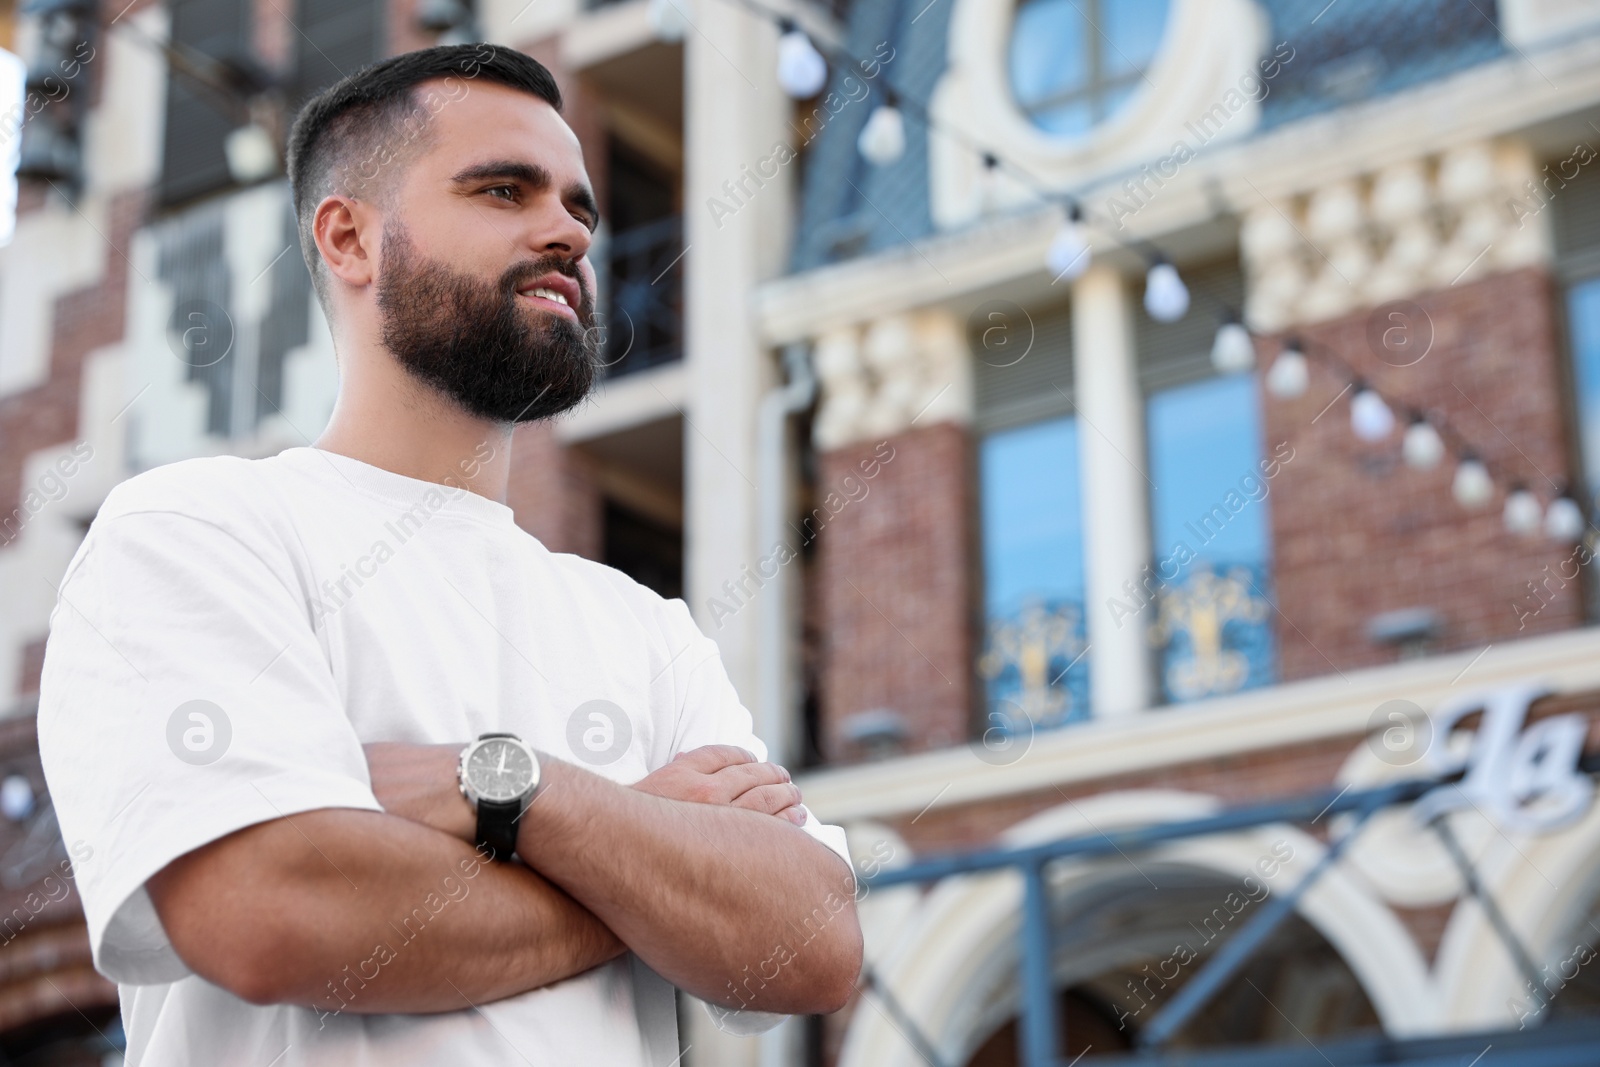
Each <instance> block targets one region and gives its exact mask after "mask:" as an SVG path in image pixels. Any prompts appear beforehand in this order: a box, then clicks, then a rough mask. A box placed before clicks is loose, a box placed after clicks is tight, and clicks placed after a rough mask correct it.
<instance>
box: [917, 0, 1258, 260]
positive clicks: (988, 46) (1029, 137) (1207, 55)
mask: <svg viewBox="0 0 1600 1067" xmlns="http://www.w3.org/2000/svg"><path fill="white" fill-rule="evenodd" d="M955 3H956V8H955V10H954V11H953V12H952V13H951V17H950V29H949V46H948V51H947V55H948V63H947V66H946V69H945V72H944V74H943V75H942V76H941V77H940V79H939V82H938V84H937V85H936V86H935V88H934V91H933V94H932V98H931V101H930V109H931V110H932V112H933V113H934V114H935V115H937V116H938V118H939V120H940V122H941V124H942V125H943V126H945V127H946V128H953V129H955V130H959V131H960V132H961V135H962V138H961V140H957V139H956V138H954V137H950V136H940V137H935V138H933V139H932V140H931V141H930V145H929V161H928V163H929V167H928V169H929V193H930V200H931V209H932V212H933V218H934V221H935V225H937V226H939V227H940V228H941V229H945V228H949V227H952V226H959V225H964V224H966V223H968V222H970V221H972V220H973V219H974V218H976V217H978V216H979V215H980V214H981V213H983V212H984V211H985V210H986V209H987V208H990V207H992V206H999V205H1004V204H1008V203H1016V202H1018V201H1020V200H1022V199H1024V198H1026V196H1027V193H1026V191H1025V190H1024V189H1023V188H1021V187H1020V186H1012V185H1010V184H1006V185H1004V186H1003V187H1002V188H1000V189H998V190H997V191H996V195H995V196H993V197H992V198H990V199H989V203H985V195H984V191H983V188H982V172H983V166H982V162H981V160H980V159H979V157H978V156H977V154H976V153H975V152H974V151H973V150H972V148H971V144H973V143H976V144H980V145H983V146H984V147H985V148H987V149H988V150H990V151H993V152H994V153H995V154H996V155H999V156H1001V157H1002V158H1004V159H1006V160H1008V161H1009V162H1011V163H1013V164H1015V165H1016V166H1018V167H1020V168H1021V169H1022V170H1025V171H1027V172H1028V173H1029V174H1032V175H1034V176H1036V177H1037V178H1039V179H1041V180H1043V181H1045V182H1046V183H1049V184H1051V185H1061V186H1068V185H1077V184H1082V182H1083V181H1084V180H1085V179H1086V178H1088V177H1089V176H1090V175H1102V174H1106V173H1108V172H1110V171H1113V170H1119V169H1122V168H1128V167H1137V166H1138V165H1139V164H1140V163H1143V162H1145V161H1147V160H1150V159H1153V158H1156V157H1158V156H1161V155H1164V154H1166V153H1168V152H1170V151H1171V150H1172V147H1173V144H1174V142H1175V141H1177V140H1179V139H1180V138H1184V137H1185V129H1184V124H1185V123H1186V122H1187V121H1189V120H1191V119H1195V118H1197V117H1198V116H1199V115H1200V113H1201V112H1203V111H1205V110H1206V109H1207V108H1208V107H1210V106H1211V105H1212V104H1214V103H1216V102H1217V101H1218V100H1219V98H1221V97H1222V96H1223V95H1224V94H1225V93H1226V91H1227V90H1228V89H1230V88H1233V87H1235V86H1236V85H1237V83H1238V82H1239V79H1240V78H1241V76H1244V75H1246V74H1258V73H1259V69H1258V68H1257V66H1256V62H1257V57H1258V56H1260V55H1262V53H1263V52H1265V51H1266V50H1267V49H1266V47H1265V42H1266V33H1267V23H1266V18H1265V16H1264V15H1263V13H1262V12H1261V10H1260V9H1259V8H1258V7H1257V6H1256V5H1255V4H1252V3H1249V2H1247V0H1172V2H1171V6H1170V10H1169V13H1168V16H1167V24H1166V26H1165V27H1164V29H1163V32H1162V38H1161V43H1160V45H1159V46H1158V47H1157V50H1156V54H1155V56H1154V57H1153V58H1152V60H1151V63H1150V67H1149V69H1148V70H1147V71H1146V72H1145V75H1144V76H1143V78H1142V81H1143V85H1141V86H1140V87H1139V89H1138V90H1137V91H1136V92H1135V93H1134V95H1133V97H1132V98H1131V99H1130V100H1129V101H1128V102H1127V103H1126V104H1124V105H1123V107H1121V108H1120V109H1119V110H1118V111H1117V112H1116V113H1115V114H1114V115H1112V116H1111V117H1110V118H1109V119H1107V120H1106V121H1105V122H1102V123H1101V124H1099V125H1098V126H1096V127H1095V128H1094V129H1092V130H1091V131H1089V132H1088V133H1087V134H1085V135H1084V136H1082V137H1063V136H1059V135H1055V134H1051V133H1049V132H1047V131H1045V130H1042V129H1040V128H1039V127H1037V126H1035V125H1034V124H1033V122H1032V121H1031V120H1030V119H1029V118H1028V117H1027V115H1025V114H1024V113H1023V112H1022V110H1021V108H1019V107H1018V106H1017V104H1016V101H1015V99H1014V98H1013V96H1012V92H1011V78H1010V69H1009V60H1008V56H1009V52H1010V48H1009V44H1010V40H1011V33H1012V25H1013V22H1014V19H1013V11H1014V9H1015V7H1016V5H1015V4H1014V3H1010V2H1006V3H996V2H995V0H955ZM1091 32H1099V31H1098V27H1095V28H1094V29H1093V30H1092V31H1091ZM1241 95H1242V94H1241ZM1245 101H1246V102H1245V103H1244V105H1243V106H1242V107H1241V108H1240V109H1239V110H1238V111H1237V112H1236V113H1232V114H1230V118H1229V120H1228V122H1227V124H1226V126H1225V128H1224V129H1223V130H1222V131H1221V134H1220V136H1223V137H1225V138H1227V139H1236V138H1238V137H1240V136H1242V135H1244V134H1247V133H1249V132H1250V131H1251V130H1253V129H1254V128H1255V126H1256V123H1257V122H1258V121H1259V117H1260V105H1259V104H1258V103H1257V102H1255V101H1254V100H1249V99H1248V98H1245Z"/></svg>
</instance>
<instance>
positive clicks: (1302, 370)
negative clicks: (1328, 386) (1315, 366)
mask: <svg viewBox="0 0 1600 1067" xmlns="http://www.w3.org/2000/svg"><path fill="white" fill-rule="evenodd" d="M1310 384H1311V364H1309V363H1307V362H1306V354H1305V353H1304V352H1302V351H1300V346H1299V345H1297V344H1296V343H1295V342H1293V341H1290V342H1289V343H1288V344H1287V345H1285V346H1284V349H1283V351H1282V352H1279V353H1278V358H1277V359H1275V360H1273V361H1272V366H1270V367H1268V368H1267V391H1268V392H1269V393H1271V394H1272V395H1273V396H1275V397H1277V398H1278V399H1280V400H1293V399H1294V398H1295V397H1297V396H1303V395H1305V391H1306V387H1307V386H1309V385H1310Z"/></svg>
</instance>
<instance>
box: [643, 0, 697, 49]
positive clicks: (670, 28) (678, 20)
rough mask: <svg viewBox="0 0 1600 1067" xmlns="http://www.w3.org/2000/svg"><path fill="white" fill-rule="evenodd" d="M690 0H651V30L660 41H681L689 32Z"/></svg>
mask: <svg viewBox="0 0 1600 1067" xmlns="http://www.w3.org/2000/svg"><path fill="white" fill-rule="evenodd" d="M688 3H689V0H650V30H651V32H652V33H654V34H655V36H656V40H658V41H667V42H672V41H681V40H683V39H684V38H685V37H687V36H688V34H689V15H688V13H687V12H685V11H684V9H683V8H684V6H687V5H688Z"/></svg>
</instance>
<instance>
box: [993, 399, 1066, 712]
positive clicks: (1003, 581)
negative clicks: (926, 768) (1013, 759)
mask: <svg viewBox="0 0 1600 1067" xmlns="http://www.w3.org/2000/svg"><path fill="white" fill-rule="evenodd" d="M979 466H980V477H981V479H982V481H981V485H982V503H981V516H982V518H981V522H982V536H983V566H984V614H985V618H986V622H987V627H986V634H985V639H984V646H983V649H982V652H981V653H980V655H979V658H978V673H979V675H980V676H981V677H982V678H983V679H984V684H985V687H986V702H987V706H988V714H989V720H990V721H989V722H988V723H986V724H985V730H992V729H995V728H999V729H1002V730H1010V729H1013V728H1014V727H1015V726H1016V725H1017V723H1018V713H1019V711H1020V713H1022V714H1025V715H1026V716H1027V718H1028V720H1029V721H1031V722H1033V723H1034V724H1036V725H1038V726H1055V725H1059V724H1061V723H1065V722H1070V721H1073V720H1076V719H1083V718H1087V717H1088V714H1089V663H1088V658H1087V657H1085V656H1084V655H1083V652H1084V650H1085V648H1086V647H1087V644H1086V638H1085V633H1084V630H1085V626H1084V613H1083V607H1084V604H1083V597H1084V579H1083V515H1082V506H1081V503H1080V500H1079V492H1078V425H1077V419H1076V418H1073V417H1070V416H1068V417H1061V418H1053V419H1048V420H1045V421H1042V422H1036V423H1033V424H1031V425H1028V426H1023V427H1021V428H1018V429H1014V430H1005V431H1002V432H998V433H992V434H989V435H988V436H987V437H985V438H984V439H983V441H982V443H981V444H980V446H979Z"/></svg>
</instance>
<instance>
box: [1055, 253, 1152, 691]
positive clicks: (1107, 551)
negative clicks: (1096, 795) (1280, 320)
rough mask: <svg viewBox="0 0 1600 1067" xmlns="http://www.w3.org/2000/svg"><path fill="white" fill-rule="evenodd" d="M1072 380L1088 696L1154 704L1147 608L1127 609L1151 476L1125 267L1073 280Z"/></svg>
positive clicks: (1145, 554) (1146, 531) (1145, 549)
mask: <svg viewBox="0 0 1600 1067" xmlns="http://www.w3.org/2000/svg"><path fill="white" fill-rule="evenodd" d="M1072 344H1073V364H1074V371H1073V381H1074V388H1075V392H1076V397H1075V399H1076V402H1077V409H1078V457H1079V462H1080V463H1081V465H1082V469H1081V473H1080V482H1081V484H1082V487H1083V525H1084V529H1083V543H1084V557H1085V559H1084V568H1085V579H1086V587H1087V588H1086V595H1085V597H1084V601H1085V603H1084V612H1085V614H1086V615H1087V616H1088V637H1089V655H1088V660H1089V703H1090V706H1091V708H1092V709H1093V712H1094V715H1095V717H1096V718H1104V717H1109V716H1115V715H1126V714H1129V713H1133V712H1138V711H1142V710H1144V709H1145V708H1148V707H1149V706H1150V704H1151V692H1150V674H1149V645H1148V643H1147V641H1146V637H1145V629H1146V627H1147V626H1148V625H1149V622H1150V620H1149V616H1148V613H1138V614H1135V615H1129V614H1128V613H1127V612H1126V611H1125V610H1118V609H1117V608H1115V607H1114V605H1113V603H1112V602H1113V601H1116V602H1120V603H1122V604H1136V603H1137V601H1136V600H1133V599H1131V598H1130V597H1129V596H1128V595H1127V594H1126V593H1125V592H1124V591H1123V584H1124V583H1125V582H1127V581H1129V580H1130V579H1131V580H1132V581H1133V582H1134V584H1135V586H1137V585H1138V583H1139V580H1140V578H1141V576H1142V573H1143V570H1144V568H1145V566H1146V565H1147V564H1148V563H1149V561H1150V507H1149V496H1148V494H1149V492H1150V490H1151V485H1150V481H1149V477H1148V469H1147V467H1146V464H1145V448H1144V398H1143V396H1142V395H1141V394H1140V391H1139V375H1138V367H1137V355H1136V351H1135V348H1134V336H1133V309H1132V305H1131V302H1130V298H1129V294H1128V288H1127V284H1126V282H1125V281H1124V280H1123V277H1122V275H1121V274H1120V273H1119V272H1118V271H1117V270H1116V269H1115V268H1113V267H1109V266H1105V265H1097V266H1095V267H1092V268H1090V270H1089V271H1088V272H1087V273H1086V274H1084V276H1083V277H1082V278H1080V279H1078V281H1077V282H1076V283H1075V284H1074V285H1073V287H1072Z"/></svg>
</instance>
